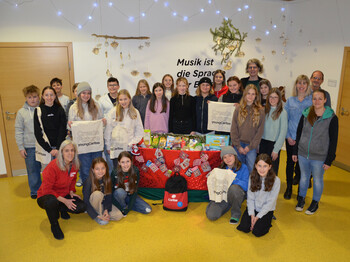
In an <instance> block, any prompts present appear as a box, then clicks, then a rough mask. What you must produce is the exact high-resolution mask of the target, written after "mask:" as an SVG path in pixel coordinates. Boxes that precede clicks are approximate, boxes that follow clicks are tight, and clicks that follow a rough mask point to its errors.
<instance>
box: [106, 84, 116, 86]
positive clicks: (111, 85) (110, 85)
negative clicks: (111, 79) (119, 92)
mask: <svg viewBox="0 0 350 262" xmlns="http://www.w3.org/2000/svg"><path fill="white" fill-rule="evenodd" d="M108 86H119V85H118V84H108Z"/></svg>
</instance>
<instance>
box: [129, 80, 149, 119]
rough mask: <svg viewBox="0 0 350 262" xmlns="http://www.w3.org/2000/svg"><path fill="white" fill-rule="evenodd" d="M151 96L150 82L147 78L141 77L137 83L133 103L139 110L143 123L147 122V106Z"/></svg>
mask: <svg viewBox="0 0 350 262" xmlns="http://www.w3.org/2000/svg"><path fill="white" fill-rule="evenodd" d="M150 98H151V91H150V89H149V85H148V82H147V81H146V80H145V79H141V80H140V81H139V82H138V84H137V88H136V93H135V95H134V97H133V98H132V104H133V106H134V107H135V108H136V109H137V110H139V112H140V115H141V120H142V124H143V125H144V124H145V113H146V107H147V103H148V100H149V99H150Z"/></svg>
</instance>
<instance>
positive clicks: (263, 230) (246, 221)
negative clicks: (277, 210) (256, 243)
mask: <svg viewBox="0 0 350 262" xmlns="http://www.w3.org/2000/svg"><path fill="white" fill-rule="evenodd" d="M258 213H259V212H258V211H256V210H255V215H257V214H258ZM272 217H273V211H270V212H268V213H267V214H266V215H265V216H263V217H262V218H259V219H258V220H257V221H256V223H255V225H254V228H253V231H252V233H253V235H255V236H256V237H261V236H263V235H266V234H267V233H268V232H269V230H270V227H271V221H272ZM251 224H252V223H251V217H250V216H249V215H248V208H247V209H246V210H245V211H244V213H243V216H242V218H241V223H240V224H239V226H238V227H237V229H238V230H240V231H242V232H244V233H249V232H250V226H251Z"/></svg>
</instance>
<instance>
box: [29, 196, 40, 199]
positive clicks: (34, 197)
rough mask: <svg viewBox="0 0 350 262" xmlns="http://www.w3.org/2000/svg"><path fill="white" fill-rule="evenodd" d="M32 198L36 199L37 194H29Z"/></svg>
mask: <svg viewBox="0 0 350 262" xmlns="http://www.w3.org/2000/svg"><path fill="white" fill-rule="evenodd" d="M30 197H31V198H32V199H36V198H37V197H38V196H37V195H31V196H30Z"/></svg>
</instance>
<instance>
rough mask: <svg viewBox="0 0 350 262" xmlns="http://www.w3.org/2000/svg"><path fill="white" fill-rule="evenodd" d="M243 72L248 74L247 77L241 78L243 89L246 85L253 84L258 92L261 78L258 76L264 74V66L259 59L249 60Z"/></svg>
mask: <svg viewBox="0 0 350 262" xmlns="http://www.w3.org/2000/svg"><path fill="white" fill-rule="evenodd" d="M245 72H246V73H248V74H249V76H248V77H244V78H241V81H242V85H243V89H245V87H246V86H247V85H249V84H253V85H255V86H256V88H257V89H258V91H259V82H260V81H261V80H262V78H261V77H260V76H259V75H258V74H259V73H263V72H264V66H263V65H262V63H261V62H260V61H259V59H256V58H252V59H249V60H248V62H247V66H246V68H245Z"/></svg>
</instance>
